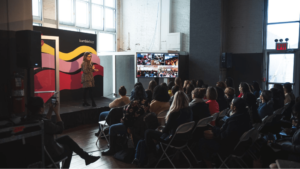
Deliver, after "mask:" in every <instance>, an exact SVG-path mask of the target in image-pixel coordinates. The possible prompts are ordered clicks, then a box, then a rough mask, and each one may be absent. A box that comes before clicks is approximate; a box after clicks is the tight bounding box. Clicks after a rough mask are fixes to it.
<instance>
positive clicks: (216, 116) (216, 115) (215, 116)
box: [212, 112, 220, 121]
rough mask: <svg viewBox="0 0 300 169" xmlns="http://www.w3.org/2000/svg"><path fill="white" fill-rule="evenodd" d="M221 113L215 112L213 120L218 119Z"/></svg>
mask: <svg viewBox="0 0 300 169" xmlns="http://www.w3.org/2000/svg"><path fill="white" fill-rule="evenodd" d="M219 114H220V112H218V113H214V114H213V115H212V117H213V120H212V121H216V120H217V118H218V117H219Z"/></svg>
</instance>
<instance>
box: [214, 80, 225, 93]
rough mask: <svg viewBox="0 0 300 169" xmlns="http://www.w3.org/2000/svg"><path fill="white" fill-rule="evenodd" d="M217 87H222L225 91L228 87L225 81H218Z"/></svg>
mask: <svg viewBox="0 0 300 169" xmlns="http://www.w3.org/2000/svg"><path fill="white" fill-rule="evenodd" d="M216 86H217V87H219V88H221V89H222V90H223V91H224V90H225V89H226V84H225V83H224V82H221V81H219V82H217V85H216Z"/></svg>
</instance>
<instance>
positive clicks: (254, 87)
mask: <svg viewBox="0 0 300 169" xmlns="http://www.w3.org/2000/svg"><path fill="white" fill-rule="evenodd" d="M251 87H252V91H253V95H254V96H255V97H256V98H258V97H259V96H260V94H261V90H260V87H259V84H258V82H257V81H253V82H252V85H251Z"/></svg>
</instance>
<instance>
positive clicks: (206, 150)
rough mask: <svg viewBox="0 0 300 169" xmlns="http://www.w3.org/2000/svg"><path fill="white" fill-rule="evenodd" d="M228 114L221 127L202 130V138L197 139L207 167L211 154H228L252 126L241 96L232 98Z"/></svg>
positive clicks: (209, 164) (210, 165)
mask: <svg viewBox="0 0 300 169" xmlns="http://www.w3.org/2000/svg"><path fill="white" fill-rule="evenodd" d="M231 110H232V112H233V115H232V116H230V117H229V118H228V119H227V120H226V121H225V123H224V124H223V126H222V127H221V128H218V127H213V128H212V130H207V131H204V138H203V139H200V141H199V147H200V150H199V152H200V153H201V157H202V158H203V159H204V161H205V164H206V166H207V167H208V168H212V164H211V160H212V155H213V154H215V153H216V152H218V153H219V154H220V155H221V156H227V155H228V154H230V153H231V152H232V151H233V149H234V147H235V146H236V145H237V143H238V142H239V139H240V137H241V136H242V135H243V134H244V133H245V132H246V131H248V130H250V129H251V128H252V125H251V122H250V116H249V114H248V113H247V109H246V103H245V101H244V100H243V99H241V98H235V99H233V100H232V104H231Z"/></svg>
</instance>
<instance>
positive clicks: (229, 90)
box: [225, 87, 235, 106]
mask: <svg viewBox="0 0 300 169" xmlns="http://www.w3.org/2000/svg"><path fill="white" fill-rule="evenodd" d="M234 94H235V90H234V88H232V87H226V89H225V97H226V100H227V103H228V105H229V106H230V105H231V101H232V99H233V98H234Z"/></svg>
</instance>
